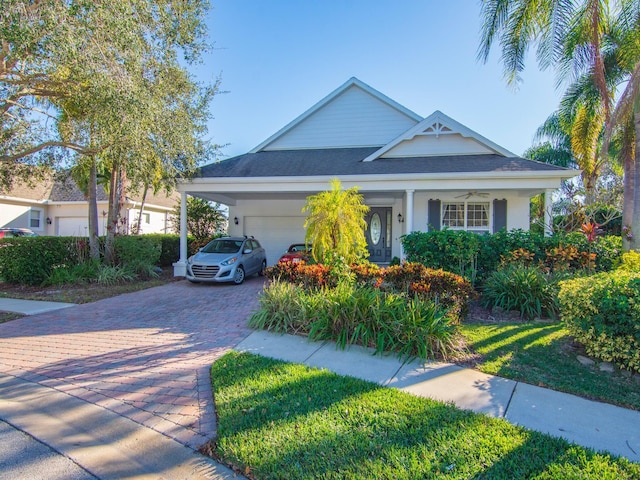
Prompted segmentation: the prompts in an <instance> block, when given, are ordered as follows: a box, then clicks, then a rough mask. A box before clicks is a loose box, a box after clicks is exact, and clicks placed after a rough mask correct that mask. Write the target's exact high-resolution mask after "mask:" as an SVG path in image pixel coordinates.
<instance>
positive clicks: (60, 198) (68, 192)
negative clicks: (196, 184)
mask: <svg viewBox="0 0 640 480" xmlns="http://www.w3.org/2000/svg"><path fill="white" fill-rule="evenodd" d="M178 199H179V197H178V196H177V195H176V194H175V193H174V194H173V195H172V196H169V197H167V196H166V195H165V194H164V193H159V194H157V195H154V194H153V192H149V193H148V194H147V198H146V201H145V205H144V208H143V210H142V222H141V225H140V230H141V233H168V232H170V224H169V217H170V216H171V215H172V211H173V209H174V208H175V206H176V205H177V202H178ZM107 200H108V195H107V194H106V192H105V191H104V189H103V188H102V186H98V218H99V221H98V234H99V235H105V234H106V227H107V210H108V202H107ZM140 203H141V199H140V198H139V197H136V196H132V197H127V199H126V202H125V205H124V208H123V214H122V217H123V218H124V219H125V220H124V227H125V231H127V232H130V231H132V229H135V227H136V226H137V220H138V216H139V215H140ZM88 215H89V214H88V203H87V200H86V199H85V197H84V194H83V193H82V192H81V191H80V189H79V188H78V186H77V185H76V183H75V182H74V181H73V180H72V179H71V178H70V177H61V176H56V175H53V174H51V175H48V176H47V177H46V178H45V179H44V180H42V181H39V182H37V183H35V184H34V185H29V184H27V183H24V182H16V183H15V184H14V185H13V187H12V189H11V190H10V191H8V192H2V193H1V194H0V227H18V228H29V229H31V230H33V231H34V232H35V233H37V234H38V235H54V236H75V237H85V236H87V235H88V233H87V231H88V225H89V220H88Z"/></svg>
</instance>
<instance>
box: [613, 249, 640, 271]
mask: <svg viewBox="0 0 640 480" xmlns="http://www.w3.org/2000/svg"><path fill="white" fill-rule="evenodd" d="M618 268H619V269H620V270H625V271H627V272H636V273H640V252H636V251H633V250H632V251H630V252H626V253H623V254H622V257H621V258H620V265H619V266H618Z"/></svg>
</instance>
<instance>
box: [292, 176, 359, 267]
mask: <svg viewBox="0 0 640 480" xmlns="http://www.w3.org/2000/svg"><path fill="white" fill-rule="evenodd" d="M330 187H331V188H330V190H328V191H325V192H320V193H318V194H316V195H312V196H310V197H308V198H307V203H306V205H305V206H304V208H303V209H302V211H303V213H304V212H307V219H306V220H305V222H304V227H305V228H306V229H307V234H306V236H305V241H306V242H308V243H310V244H311V245H313V249H312V255H313V258H314V259H315V260H316V261H317V262H320V263H332V262H334V261H342V262H344V263H346V264H347V265H350V264H351V263H354V262H356V261H357V260H359V259H363V258H366V257H367V256H368V255H369V253H368V251H367V240H366V238H365V235H364V231H365V229H366V228H367V222H366V221H365V219H364V216H365V215H366V213H367V212H368V211H369V207H367V206H366V205H365V204H364V203H363V197H362V195H361V194H359V193H358V187H352V188H349V189H347V190H343V189H342V184H341V183H340V181H339V180H337V179H334V180H332V181H331V184H330Z"/></svg>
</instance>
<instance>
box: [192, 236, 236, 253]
mask: <svg viewBox="0 0 640 480" xmlns="http://www.w3.org/2000/svg"><path fill="white" fill-rule="evenodd" d="M241 247H242V240H229V239H225V240H214V241H212V242H209V243H208V244H207V245H206V246H205V247H204V248H203V249H202V252H203V253H236V252H237V251H238V250H240V248H241Z"/></svg>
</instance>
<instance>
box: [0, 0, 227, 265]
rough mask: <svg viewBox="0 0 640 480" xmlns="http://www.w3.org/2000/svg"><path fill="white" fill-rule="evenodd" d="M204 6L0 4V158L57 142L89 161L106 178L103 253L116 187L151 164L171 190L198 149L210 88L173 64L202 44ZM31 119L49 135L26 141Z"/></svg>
mask: <svg viewBox="0 0 640 480" xmlns="http://www.w3.org/2000/svg"><path fill="white" fill-rule="evenodd" d="M207 9H208V2H207V1H206V0H163V1H162V2H155V1H151V0H127V1H125V0H95V1H92V2H86V1H81V0H71V1H64V0H49V1H46V2H31V3H27V2H23V1H20V0H4V1H3V10H2V13H1V15H2V17H1V18H2V24H1V25H0V35H1V37H0V40H1V41H2V44H1V45H2V51H1V53H0V64H2V67H0V68H1V69H0V82H1V83H0V86H1V87H2V90H0V95H2V97H0V102H2V101H3V100H4V106H6V109H7V111H9V110H11V112H10V114H8V115H6V116H3V124H2V127H3V136H7V135H9V134H12V135H13V137H11V138H12V139H13V140H12V141H11V142H5V143H3V148H4V149H5V150H3V151H1V152H0V154H1V155H2V156H0V162H5V164H8V163H10V162H13V164H16V161H17V160H20V159H24V158H32V157H33V156H34V155H36V154H43V153H44V152H51V149H52V148H56V147H58V148H60V147H62V148H65V149H66V151H68V150H69V149H71V151H76V152H79V153H81V154H82V155H85V156H89V157H95V156H98V157H99V158H100V159H101V161H103V162H104V163H105V164H106V165H107V167H108V170H109V171H110V172H111V175H112V178H111V185H112V187H111V189H110V195H111V197H112V198H111V200H112V201H111V202H110V209H109V218H108V226H109V227H110V228H109V229H108V232H107V252H106V254H107V257H110V256H111V255H110V254H111V253H112V249H111V248H110V246H112V244H113V235H115V233H116V227H117V226H118V225H119V224H120V223H121V221H122V219H121V218H120V211H119V208H120V205H121V204H122V198H123V197H124V194H125V192H126V190H125V189H126V188H137V187H139V186H140V185H143V184H144V182H145V179H149V178H150V177H152V176H153V175H154V173H155V172H156V171H157V170H158V168H160V169H162V171H163V174H162V176H161V178H163V179H165V180H166V181H167V185H166V187H167V188H171V186H172V182H175V179H176V177H178V176H182V175H188V174H189V172H191V171H192V170H193V169H194V168H195V167H196V166H197V165H198V163H199V162H200V161H201V160H202V159H203V158H205V157H206V155H207V153H208V145H207V144H206V142H204V141H203V139H202V137H203V134H204V133H205V132H206V121H207V119H208V116H209V108H208V106H209V103H210V100H211V98H212V96H213V95H214V94H215V91H216V88H217V83H216V82H214V83H212V84H207V85H201V84H198V83H196V82H195V81H194V79H193V78H192V76H191V75H190V74H189V73H188V72H187V70H186V68H185V67H184V66H183V65H188V64H190V63H193V62H197V61H199V59H200V58H201V54H202V52H204V51H205V50H206V48H207V47H208V45H207V43H206V36H205V34H206V28H205V23H204V15H205V13H206V11H207ZM25 71H26V72H28V75H27V74H25V73H24V72H25ZM25 82H30V83H29V85H30V88H29V89H27V88H24V87H22V85H23V84H24V83H25ZM32 85H33V86H32ZM41 86H42V87H41ZM36 87H37V88H36ZM44 87H46V88H44ZM16 98H20V99H22V100H21V102H19V103H18V102H16V101H15V99H16ZM38 103H41V104H43V105H44V106H43V107H42V108H40V110H36V106H37V104H38ZM0 105H2V104H0ZM34 113H39V114H40V115H41V116H45V115H46V116H48V118H49V124H51V123H53V124H55V127H56V128H55V129H49V130H48V131H46V132H42V135H41V136H40V137H38V138H35V137H36V136H35V134H34V132H36V129H35V127H36V126H38V125H40V124H39V123H38V120H40V119H41V117H39V116H38V115H34ZM5 117H6V118H7V119H11V118H18V119H19V120H21V122H17V121H9V120H7V121H5ZM17 123H19V125H18V126H20V128H17V126H16V125H17ZM5 133H6V135H5ZM124 179H127V181H128V183H127V184H126V185H123V184H122V182H123V181H124Z"/></svg>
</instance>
